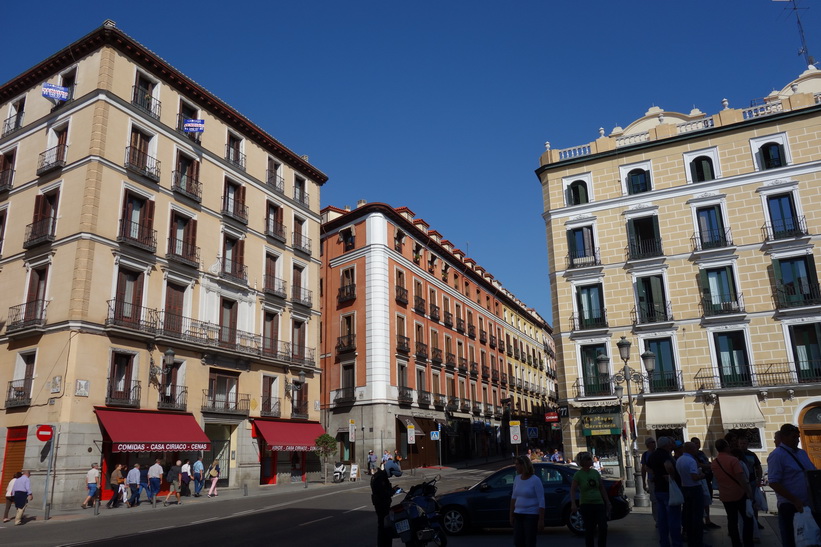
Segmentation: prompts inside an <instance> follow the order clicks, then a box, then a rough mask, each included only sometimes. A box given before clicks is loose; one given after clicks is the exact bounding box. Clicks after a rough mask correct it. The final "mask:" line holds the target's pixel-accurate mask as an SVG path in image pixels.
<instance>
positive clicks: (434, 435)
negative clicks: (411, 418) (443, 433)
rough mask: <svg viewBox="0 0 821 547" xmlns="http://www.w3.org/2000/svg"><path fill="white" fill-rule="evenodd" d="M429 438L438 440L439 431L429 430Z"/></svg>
mask: <svg viewBox="0 0 821 547" xmlns="http://www.w3.org/2000/svg"><path fill="white" fill-rule="evenodd" d="M430 440H432V441H438V440H439V431H431V432H430Z"/></svg>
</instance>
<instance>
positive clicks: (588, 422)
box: [581, 414, 621, 437]
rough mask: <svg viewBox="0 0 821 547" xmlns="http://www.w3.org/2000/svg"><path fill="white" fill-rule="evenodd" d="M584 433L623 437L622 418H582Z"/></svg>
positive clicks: (601, 415)
mask: <svg viewBox="0 0 821 547" xmlns="http://www.w3.org/2000/svg"><path fill="white" fill-rule="evenodd" d="M581 423H582V433H583V434H584V436H585V437H590V436H592V435H621V417H620V416H619V415H618V414H591V415H587V416H582V422H581Z"/></svg>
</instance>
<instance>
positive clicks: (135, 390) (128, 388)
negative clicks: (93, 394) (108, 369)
mask: <svg viewBox="0 0 821 547" xmlns="http://www.w3.org/2000/svg"><path fill="white" fill-rule="evenodd" d="M141 393H142V392H141V388H140V381H139V380H132V381H130V382H129V381H125V380H115V379H113V378H109V380H108V390H107V391H106V397H105V404H107V405H108V406H127V407H132V408H136V407H139V406H140V394H141Z"/></svg>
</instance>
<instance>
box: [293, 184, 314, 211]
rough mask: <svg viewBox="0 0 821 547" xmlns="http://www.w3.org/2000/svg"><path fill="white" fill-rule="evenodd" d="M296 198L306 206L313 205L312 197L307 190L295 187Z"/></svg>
mask: <svg viewBox="0 0 821 547" xmlns="http://www.w3.org/2000/svg"><path fill="white" fill-rule="evenodd" d="M294 199H295V200H296V201H298V202H299V203H301V204H302V205H304V206H305V207H310V206H311V198H310V196H308V193H307V192H306V191H305V190H301V189H299V188H294Z"/></svg>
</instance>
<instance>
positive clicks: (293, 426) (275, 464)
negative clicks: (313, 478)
mask: <svg viewBox="0 0 821 547" xmlns="http://www.w3.org/2000/svg"><path fill="white" fill-rule="evenodd" d="M323 433H325V430H324V429H323V428H322V426H321V425H319V424H318V423H305V422H280V421H276V420H264V419H260V418H257V419H255V420H254V428H253V430H252V432H251V435H252V436H253V437H254V438H256V439H257V441H258V443H259V449H260V450H259V455H260V458H259V459H260V473H259V483H260V484H278V483H280V482H283V481H284V482H289V483H296V482H304V481H306V480H307V473H308V471H309V470H310V469H311V468H315V467H317V466H318V463H319V457H318V456H317V455H316V439H317V438H318V437H319V436H321V435H322V434H323Z"/></svg>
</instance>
